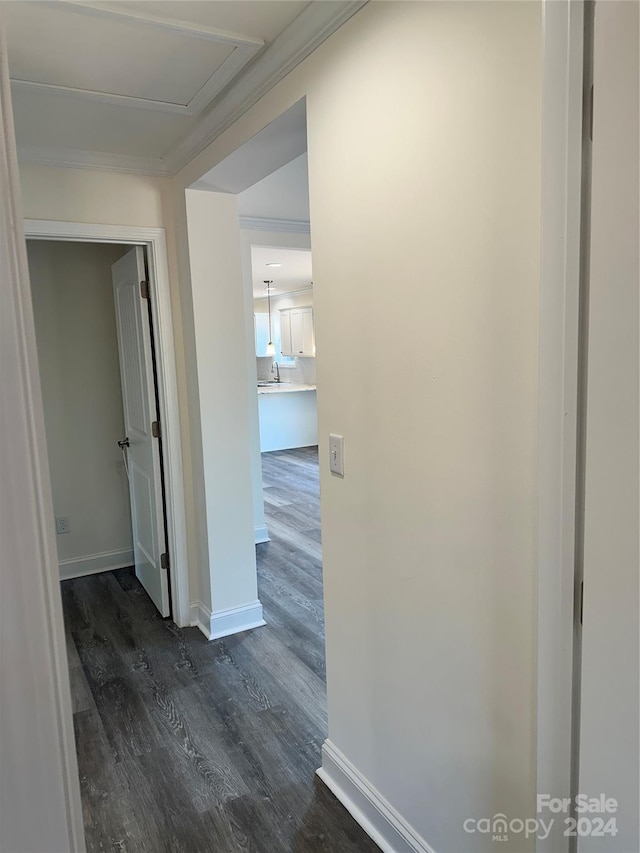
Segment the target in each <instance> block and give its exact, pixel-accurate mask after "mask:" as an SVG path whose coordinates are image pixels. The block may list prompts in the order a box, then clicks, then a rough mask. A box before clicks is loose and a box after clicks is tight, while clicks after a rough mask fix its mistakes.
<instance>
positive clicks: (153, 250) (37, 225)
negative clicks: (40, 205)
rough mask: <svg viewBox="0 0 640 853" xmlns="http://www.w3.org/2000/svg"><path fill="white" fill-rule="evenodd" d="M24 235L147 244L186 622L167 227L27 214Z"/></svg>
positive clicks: (177, 577)
mask: <svg viewBox="0 0 640 853" xmlns="http://www.w3.org/2000/svg"><path fill="white" fill-rule="evenodd" d="M24 232H25V237H27V238H28V239H31V240H64V241H68V242H79V243H122V244H131V245H137V246H140V245H142V246H145V247H146V249H147V260H148V264H149V279H150V281H149V289H150V296H151V306H152V312H151V313H152V317H153V334H154V339H155V342H156V347H155V348H156V362H157V365H156V366H157V374H158V397H159V402H160V422H161V423H162V455H163V462H164V480H165V494H166V511H167V532H168V537H169V541H168V543H167V545H168V547H169V554H170V560H171V568H170V577H171V600H172V607H173V614H172V615H173V619H174V621H175V622H176V624H178V625H179V626H181V627H186V626H188V625H190V624H191V615H190V607H189V600H190V597H189V572H188V562H187V534H186V518H185V505H184V476H183V469H182V442H181V436H180V408H179V405H178V383H177V377H176V367H175V365H176V361H175V347H174V340H173V323H172V316H171V291H170V288H169V268H168V265H167V248H166V238H165V232H164V229H163V228H137V227H133V226H128V225H98V224H87V223H81V222H55V221H51V220H43V219H25V220H24Z"/></svg>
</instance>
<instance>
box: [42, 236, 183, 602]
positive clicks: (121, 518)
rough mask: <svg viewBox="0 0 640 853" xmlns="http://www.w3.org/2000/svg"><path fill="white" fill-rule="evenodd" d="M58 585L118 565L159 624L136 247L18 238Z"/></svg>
mask: <svg viewBox="0 0 640 853" xmlns="http://www.w3.org/2000/svg"><path fill="white" fill-rule="evenodd" d="M27 255H28V260H29V267H30V278H31V286H32V302H33V306H34V316H35V328H36V340H37V345H38V356H39V363H40V375H41V389H42V396H43V403H44V411H45V425H46V433H47V443H48V450H49V458H50V460H51V479H52V492H53V504H54V512H55V525H56V533H57V545H58V559H59V570H60V577H61V579H63V580H68V579H72V578H77V577H82V576H86V575H92V574H99V573H103V572H109V571H115V570H120V569H123V568H126V567H129V566H133V567H134V568H135V574H136V577H137V578H138V580H139V581H140V583H141V584H142V586H143V587H144V589H145V590H146V592H147V594H148V595H149V597H150V598H151V600H152V601H153V603H154V605H155V606H156V608H157V609H158V611H159V612H160V614H161V615H162V616H163V617H167V616H170V615H171V593H170V589H171V584H170V579H169V560H168V546H167V541H168V525H167V512H166V489H165V483H164V471H163V461H162V456H163V454H162V446H161V441H162V438H161V417H160V395H159V387H158V371H157V367H156V363H155V341H154V331H153V321H152V307H151V304H150V299H149V296H150V293H149V264H148V261H147V258H146V250H145V248H144V247H143V246H133V247H131V246H128V245H122V244H116V243H111V244H104V243H102V244H100V243H90V242H84V243H78V242H64V241H47V240H28V241H27Z"/></svg>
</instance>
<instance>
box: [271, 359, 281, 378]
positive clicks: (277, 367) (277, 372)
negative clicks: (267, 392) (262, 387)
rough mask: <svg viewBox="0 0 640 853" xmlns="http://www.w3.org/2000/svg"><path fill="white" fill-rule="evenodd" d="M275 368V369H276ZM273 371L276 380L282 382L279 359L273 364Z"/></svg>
mask: <svg viewBox="0 0 640 853" xmlns="http://www.w3.org/2000/svg"><path fill="white" fill-rule="evenodd" d="M274 368H275V371H274ZM271 372H272V373H274V372H275V374H276V382H280V365H279V364H278V362H277V361H274V362H273V364H272V365H271Z"/></svg>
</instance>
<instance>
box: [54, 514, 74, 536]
mask: <svg viewBox="0 0 640 853" xmlns="http://www.w3.org/2000/svg"><path fill="white" fill-rule="evenodd" d="M70 532H71V523H70V521H69V516H68V515H58V516H56V533H70Z"/></svg>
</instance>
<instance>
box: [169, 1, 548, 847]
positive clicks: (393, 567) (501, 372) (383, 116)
mask: <svg viewBox="0 0 640 853" xmlns="http://www.w3.org/2000/svg"><path fill="white" fill-rule="evenodd" d="M541 12H542V8H541V5H540V4H537V3H508V4H507V3H501V2H495V3H491V2H489V3H482V2H472V3H462V2H461V3H448V2H442V3H439V2H430V3H407V4H399V3H372V4H369V5H367V6H366V7H365V8H364V9H363V10H362V11H361V12H359V13H358V14H357V15H356V16H355V17H354V18H352V19H351V20H350V21H349V22H348V23H347V24H346V25H345V26H344V27H342V28H341V30H340V31H339V32H338V33H337V34H335V35H334V36H332V37H331V38H330V39H329V40H328V41H327V42H325V43H324V44H323V45H322V46H321V47H320V48H318V50H316V51H315V52H314V53H313V54H312V56H311V57H309V58H308V59H307V60H306V61H305V62H304V63H303V64H302V65H301V66H300V67H299V68H298V69H296V70H295V71H294V72H292V73H291V74H289V75H288V76H287V77H286V78H285V79H284V80H283V81H282V82H281V83H280V84H279V85H278V86H277V87H276V88H275V89H273V90H272V91H271V92H269V93H268V94H267V95H266V96H265V97H264V98H263V99H262V100H261V101H260V102H258V103H257V104H256V105H255V107H253V108H252V109H251V110H250V111H249V112H248V113H246V114H245V115H244V116H243V117H242V118H241V119H239V120H238V121H237V122H236V123H235V125H233V126H232V127H231V128H230V129H229V130H228V131H226V132H225V133H224V134H223V135H222V136H221V137H220V138H219V139H218V140H216V142H214V143H213V144H212V145H211V146H209V148H208V149H207V150H206V151H204V152H203V153H202V154H201V155H200V156H199V157H198V158H196V159H195V160H194V161H193V162H192V163H191V164H189V166H188V167H186V168H185V169H184V170H183V171H182V172H181V173H180V174H179V175H178V176H177V177H176V179H175V186H176V192H177V193H178V194H179V193H180V191H181V188H184V187H186V186H189V184H190V183H191V182H192V181H194V180H196V179H197V178H198V177H199V176H200V175H201V174H203V173H204V172H206V171H207V170H208V169H209V168H211V167H212V166H213V165H215V163H216V162H219V161H220V160H222V159H223V158H224V157H225V156H226V155H228V154H229V153H230V152H231V151H233V150H234V149H235V148H237V147H238V146H239V145H240V144H241V143H243V142H244V141H245V140H246V139H248V138H250V137H251V136H253V135H254V134H255V133H256V132H257V131H258V130H260V129H261V128H262V127H264V126H265V125H266V124H267V123H268V122H269V121H271V120H273V118H275V117H276V116H277V115H279V114H280V113H281V112H283V111H284V110H285V109H286V108H288V107H289V106H291V104H293V103H295V102H296V101H297V100H299V99H300V98H301V97H304V96H306V98H307V122H308V141H309V182H310V202H311V229H312V245H313V256H314V301H315V321H316V337H317V346H318V354H319V358H318V384H319V386H320V388H321V393H320V394H319V395H318V405H319V422H320V459H321V471H322V483H321V485H322V525H323V549H324V565H325V570H324V575H325V607H326V624H327V678H328V696H329V734H330V738H331V740H332V741H333V743H335V745H336V746H337V747H338V748H339V749H340V750H342V752H343V753H344V754H345V755H346V757H347V759H348V761H349V762H350V763H351V765H352V766H353V767H355V768H356V769H357V771H359V772H360V773H361V774H362V775H364V777H365V778H366V779H367V780H368V781H369V783H371V784H372V785H373V786H374V787H375V788H376V789H377V790H378V791H379V792H380V793H381V794H382V795H383V796H384V797H385V798H386V799H387V801H388V802H389V803H390V804H391V805H392V806H393V807H395V808H396V809H397V810H398V812H399V813H400V814H401V816H402V817H403V818H404V820H405V821H406V822H407V823H408V824H409V825H410V826H412V827H413V830H414V831H415V832H416V833H418V834H419V835H421V836H423V837H424V838H425V839H427V840H428V842H429V843H430V844H431V845H432V846H433V848H434V849H435V850H437V851H439V853H446V851H449V853H453V852H454V851H458V852H459V851H461V850H464V851H465V853H470V851H480V850H489V849H492V843H491V839H490V838H487V837H486V836H481V835H478V834H475V835H467V834H465V833H464V832H463V829H462V822H463V820H464V819H465V818H466V817H469V816H470V817H482V816H491V815H493V814H494V813H495V812H499V811H502V812H505V813H507V814H509V815H511V816H527V815H528V814H533V813H534V811H535V802H534V800H535V761H534V755H535V738H536V732H535V718H534V709H535V686H534V684H535V669H534V661H535V620H534V614H535V565H536V546H535V541H536V486H537V483H536V465H537V459H536V430H537V378H536V377H537V359H538V351H537V333H538V279H539V237H540V234H539V213H540V210H539V196H540V165H539V164H540V90H541V67H542V66H541ZM216 224H217V223H216ZM213 226H214V223H213V222H212V227H213ZM390 289H392V291H393V294H394V298H393V300H391V299H389V293H390ZM381 340H383V341H384V346H385V353H386V352H387V351H389V350H390V351H391V353H392V355H391V356H390V357H389V356H386V357H384V358H377V359H376V361H375V365H376V370H375V372H372V370H371V361H372V357H373V355H372V354H375V353H379V351H380V341H381ZM336 342H339V344H340V346H339V347H337V346H336ZM330 431H332V432H333V431H335V432H338V433H341V434H343V435H344V436H345V442H346V446H345V468H346V474H345V478H344V480H341V479H337V478H332V477H331V476H329V475H328V473H327V465H326V457H327V434H328V433H329V432H330ZM531 846H532V842H531V841H529V842H528V843H527V842H525V841H524V840H523V841H522V843H521V844H520V840H519V839H518V850H519V851H520V850H522V851H524V850H527V849H530V848H531ZM495 849H501V847H500V845H499V844H498V843H496V845H495Z"/></svg>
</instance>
